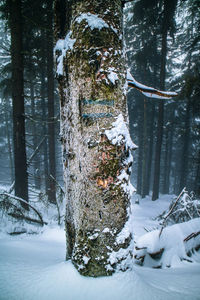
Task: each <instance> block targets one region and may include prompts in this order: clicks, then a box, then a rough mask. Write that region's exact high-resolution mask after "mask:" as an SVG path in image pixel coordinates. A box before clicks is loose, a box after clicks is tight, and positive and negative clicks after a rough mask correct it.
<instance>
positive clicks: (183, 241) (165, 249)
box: [134, 218, 200, 267]
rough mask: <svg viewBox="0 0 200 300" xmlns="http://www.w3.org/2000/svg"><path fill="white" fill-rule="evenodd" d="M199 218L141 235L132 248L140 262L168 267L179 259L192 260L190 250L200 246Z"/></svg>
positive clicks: (137, 260)
mask: <svg viewBox="0 0 200 300" xmlns="http://www.w3.org/2000/svg"><path fill="white" fill-rule="evenodd" d="M199 228H200V218H196V219H192V220H190V221H188V222H184V223H179V224H174V225H172V226H168V227H166V228H164V229H163V232H162V235H161V236H159V230H153V231H151V232H148V233H146V234H144V235H143V236H141V237H140V238H139V239H138V241H137V243H136V247H135V250H134V258H135V259H136V262H139V263H140V264H144V265H149V266H152V267H170V266H171V265H173V264H174V263H178V261H180V260H187V261H190V262H192V258H191V257H189V255H190V252H191V251H193V250H195V249H198V248H199V247H200V232H199Z"/></svg>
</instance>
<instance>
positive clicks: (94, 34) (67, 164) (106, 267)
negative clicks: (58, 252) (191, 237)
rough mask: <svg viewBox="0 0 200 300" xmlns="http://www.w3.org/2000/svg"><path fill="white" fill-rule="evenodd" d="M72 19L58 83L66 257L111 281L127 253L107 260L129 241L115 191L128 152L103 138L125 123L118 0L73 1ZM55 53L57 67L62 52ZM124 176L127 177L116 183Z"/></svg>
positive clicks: (120, 195) (121, 197)
mask: <svg viewBox="0 0 200 300" xmlns="http://www.w3.org/2000/svg"><path fill="white" fill-rule="evenodd" d="M58 2H59V1H58ZM56 8H58V5H56ZM71 13H72V22H71V24H70V38H71V39H75V41H74V43H73V48H72V49H69V50H68V51H66V54H65V57H64V68H63V74H60V75H59V78H58V79H59V83H60V97H61V139H62V146H63V163H64V180H65V184H66V198H67V199H66V200H67V207H66V208H67V209H66V234H67V257H68V258H72V261H73V263H74V264H75V266H76V267H77V268H78V270H79V271H80V272H81V273H82V274H83V275H88V276H102V275H109V274H111V273H112V272H113V271H114V269H115V267H116V265H117V263H118V262H119V261H120V260H123V259H124V258H125V257H126V256H127V255H128V250H127V253H126V255H124V256H123V257H122V256H121V257H120V255H118V259H117V260H112V259H111V254H113V253H115V252H117V251H118V250H119V249H121V248H124V249H126V248H127V247H128V246H129V243H130V240H131V234H130V233H129V234H126V236H125V237H123V238H120V233H121V231H122V229H123V228H124V225H125V223H126V222H127V219H128V207H129V198H130V196H129V193H128V189H127V192H126V191H125V188H124V187H123V186H122V184H125V185H127V186H128V179H127V178H128V176H129V170H130V166H131V164H132V162H131V159H130V148H129V147H127V146H126V142H125V137H122V140H121V142H120V143H118V144H116V145H114V143H112V141H111V140H109V138H108V137H107V135H106V132H105V130H111V129H112V127H113V125H112V123H113V122H114V121H115V120H116V117H118V116H119V115H120V114H123V116H124V119H125V120H126V119H127V111H126V96H125V93H124V85H125V77H126V76H125V64H124V57H123V41H122V7H121V0H116V1H113V0H108V1H99V0H98V1H97V0H85V1H72V6H71ZM88 13H90V14H91V15H87V16H89V17H91V16H92V17H94V15H96V16H98V18H101V20H103V21H104V22H106V24H108V27H102V28H100V29H98V28H96V27H95V28H92V27H91V26H88V25H89V24H88V21H87V20H86V19H85V18H83V20H82V21H80V19H78V17H80V16H81V14H88ZM83 16H86V15H82V17H83ZM57 18H58V14H57ZM56 21H57V26H58V25H59V21H58V20H56ZM59 32H60V30H59V28H56V33H57V34H58V33H59ZM56 54H57V60H58V59H59V55H61V53H60V52H59V50H56ZM111 68H112V69H111ZM113 71H114V72H115V74H117V77H118V79H117V80H116V81H114V82H112V80H110V79H109V74H111V73H112V72H113ZM123 170H124V171H125V173H126V175H127V177H126V179H122V180H121V181H120V180H119V179H118V178H117V177H118V176H119V175H120V174H121V173H122V171H123ZM115 254H116V253H115Z"/></svg>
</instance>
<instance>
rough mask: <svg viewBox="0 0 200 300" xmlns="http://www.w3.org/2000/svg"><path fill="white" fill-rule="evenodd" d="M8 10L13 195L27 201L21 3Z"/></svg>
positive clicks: (12, 3)
mask: <svg viewBox="0 0 200 300" xmlns="http://www.w3.org/2000/svg"><path fill="white" fill-rule="evenodd" d="M8 9H9V24H10V32H11V61H12V100H13V102H12V104H13V140H14V165H15V195H16V196H18V197H21V198H23V199H24V200H27V201H28V173H27V161H26V143H25V116H24V76H23V71H24V64H23V46H22V44H23V43H22V36H23V35H22V14H21V1H20V0H8ZM25 207H26V205H25Z"/></svg>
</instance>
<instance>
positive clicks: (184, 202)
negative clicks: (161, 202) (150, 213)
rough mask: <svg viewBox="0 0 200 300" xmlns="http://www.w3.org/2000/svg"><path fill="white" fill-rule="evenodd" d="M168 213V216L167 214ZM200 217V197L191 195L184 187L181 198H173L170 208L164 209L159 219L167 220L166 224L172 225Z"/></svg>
mask: <svg viewBox="0 0 200 300" xmlns="http://www.w3.org/2000/svg"><path fill="white" fill-rule="evenodd" d="M167 215H168V216H167ZM198 217H200V199H195V197H194V195H189V194H188V192H187V191H186V190H185V189H184V190H183V193H182V196H181V197H180V199H178V201H177V198H175V199H173V201H172V202H171V204H170V206H169V209H168V210H167V211H164V212H163V213H162V214H161V215H160V216H159V217H158V219H159V220H162V221H164V222H165V225H172V224H177V223H182V222H187V221H189V220H192V219H194V218H198Z"/></svg>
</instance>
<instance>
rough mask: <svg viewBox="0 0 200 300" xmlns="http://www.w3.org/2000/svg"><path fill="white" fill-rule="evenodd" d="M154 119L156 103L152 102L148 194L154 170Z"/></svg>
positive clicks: (147, 193)
mask: <svg viewBox="0 0 200 300" xmlns="http://www.w3.org/2000/svg"><path fill="white" fill-rule="evenodd" d="M154 121H155V105H154V104H152V111H151V120H150V128H149V146H148V149H149V151H148V160H147V178H146V191H145V193H146V195H149V191H150V180H151V170H152V159H153V145H154Z"/></svg>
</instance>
